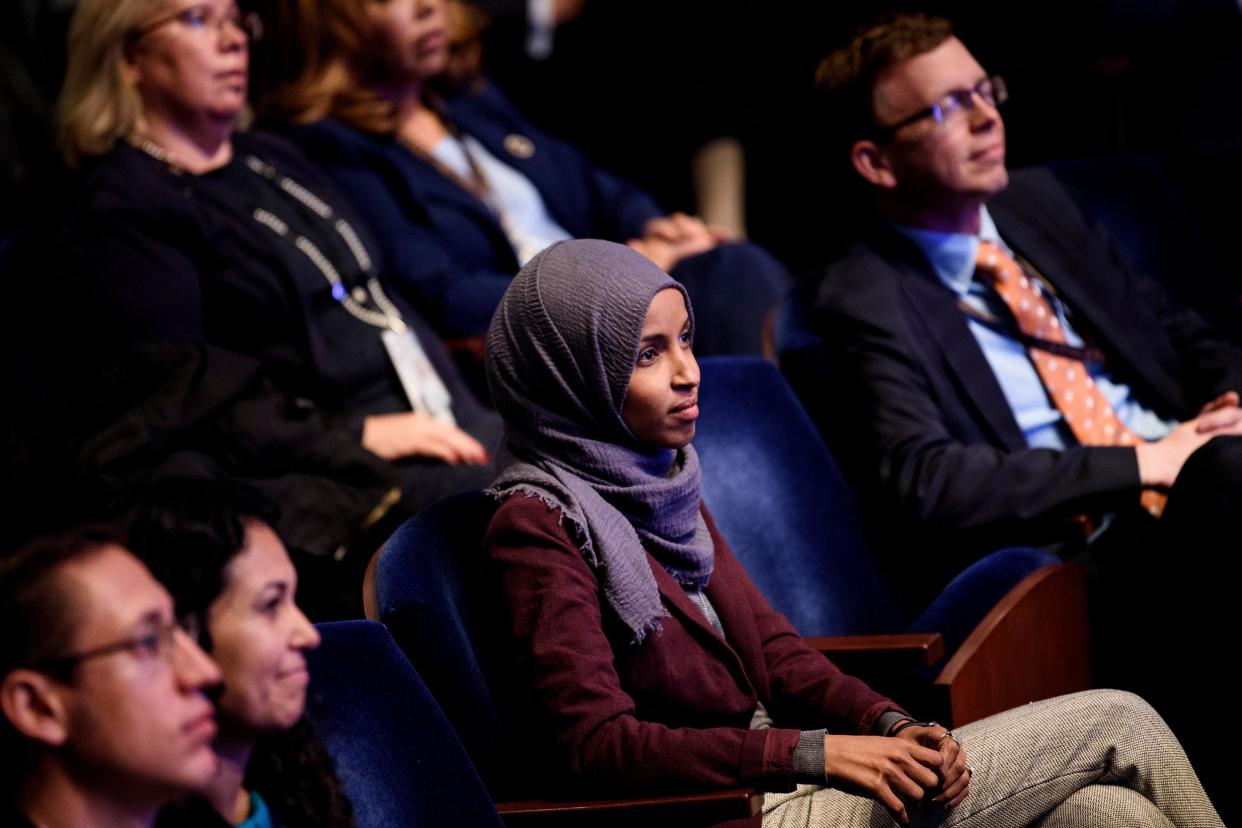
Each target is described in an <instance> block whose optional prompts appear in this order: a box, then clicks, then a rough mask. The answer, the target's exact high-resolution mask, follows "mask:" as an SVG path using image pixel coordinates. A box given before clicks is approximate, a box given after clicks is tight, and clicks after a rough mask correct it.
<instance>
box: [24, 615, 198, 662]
mask: <svg viewBox="0 0 1242 828" xmlns="http://www.w3.org/2000/svg"><path fill="white" fill-rule="evenodd" d="M178 631H182V632H185V634H186V635H188V636H190V637H191V638H194V637H196V636H195V635H194V631H193V630H190V629H186V627H185V626H183V625H182V623H180V622H178V621H169V622H168V623H167V624H160V625H159V626H158V627H156V628H155V629H153V630H151V632H149V633H146V634H145V635H136V636H134V637H132V638H124V639H121V640H120V641H113V642H112V643H110V644H101V645H99V646H98V647H91V648H90V649H89V650H83V651H82V652H80V653H71V654H69V655H64V656H55V657H53V658H47V659H44V660H43V661H41V662H39V663H38V664H37V665H35V666H36V667H39V668H43V669H48V670H59V671H67V670H70V669H71V668H73V667H76V666H78V665H79V664H81V663H82V662H84V661H90V660H91V659H95V658H101V657H102V656H107V655H112V654H113V653H120V652H125V651H129V652H131V653H133V654H134V655H136V656H138V657H140V658H143V659H150V660H152V661H155V660H164V661H167V660H168V659H169V658H170V657H171V656H172V652H173V649H174V648H175V647H176V639H177V632H178Z"/></svg>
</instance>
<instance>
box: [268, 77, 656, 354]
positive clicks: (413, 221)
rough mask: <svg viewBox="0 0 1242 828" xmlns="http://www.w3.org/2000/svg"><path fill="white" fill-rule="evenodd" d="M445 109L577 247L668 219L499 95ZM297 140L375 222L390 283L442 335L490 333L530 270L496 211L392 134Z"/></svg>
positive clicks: (346, 130)
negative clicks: (580, 241) (532, 193)
mask: <svg viewBox="0 0 1242 828" xmlns="http://www.w3.org/2000/svg"><path fill="white" fill-rule="evenodd" d="M445 103H446V105H447V107H448V113H449V117H450V119H451V120H452V121H453V122H454V123H455V124H456V126H457V127H458V128H459V129H460V130H461V131H462V132H463V133H465V134H467V135H470V136H472V137H474V138H475V139H476V140H477V141H479V143H481V144H482V145H483V146H484V147H486V148H487V150H488V152H490V153H492V154H493V155H495V156H496V157H497V158H499V159H500V160H502V161H504V162H505V163H507V164H509V165H511V166H512V167H513V168H514V169H516V170H517V171H518V172H520V173H521V174H522V175H524V176H526V177H527V178H528V179H530V181H531V183H532V184H534V185H535V187H536V189H538V190H539V192H540V194H541V195H542V196H543V199H544V202H545V204H546V205H547V208H548V211H549V212H550V213H551V215H552V217H553V218H555V219H556V221H557V222H558V223H559V224H560V225H561V226H562V227H564V228H565V230H566V231H567V232H569V234H570V235H572V236H574V237H575V238H600V239H610V240H612V241H617V242H625V241H628V240H629V239H631V238H634V237H636V236H641V235H642V232H643V225H645V224H646V223H647V221H648V220H650V219H652V218H655V217H656V216H660V215H663V211H661V210H660V208H659V207H658V206H657V205H656V203H655V202H654V201H653V200H652V199H651V198H650V197H649V196H648V195H647V194H646V193H644V192H643V191H642V190H640V189H638V188H637V187H634V186H632V185H630V184H628V183H626V182H625V181H622V180H621V179H620V178H617V177H616V176H613V175H611V174H609V173H607V172H605V171H603V170H601V169H600V168H598V167H596V166H595V165H593V164H592V163H591V162H590V161H589V160H588V159H587V158H586V156H585V155H583V154H582V153H581V152H579V151H578V150H577V149H576V148H574V147H573V146H571V145H569V144H567V143H565V142H563V141H559V140H557V139H555V138H553V137H551V136H549V135H546V134H544V133H543V132H541V131H540V130H539V129H537V128H536V127H535V126H534V125H533V124H531V123H530V122H529V121H527V120H526V119H525V118H523V117H522V115H521V114H520V113H519V112H518V111H517V110H516V109H514V108H513V107H512V106H511V105H510V104H509V102H508V101H506V100H505V98H504V97H503V96H502V95H501V93H500V92H499V91H498V90H497V89H496V88H495V87H493V86H490V85H485V86H483V87H482V88H480V89H479V90H478V91H477V92H474V93H472V94H462V95H458V96H455V97H452V98H449V99H448V100H447V101H446V102H445ZM513 136H517V137H518V138H517V139H516V140H515V139H514V138H513ZM291 137H292V138H293V140H294V142H295V143H297V144H299V145H300V146H301V148H302V149H303V150H304V151H305V152H306V154H307V155H309V156H310V157H311V158H313V159H314V160H315V161H317V162H318V163H319V164H320V165H321V167H322V169H323V170H324V171H325V172H326V173H327V174H328V176H329V177H330V178H332V179H333V181H334V183H335V184H336V185H337V187H338V188H339V189H340V190H341V191H342V192H344V193H345V194H346V196H347V197H349V198H350V199H351V200H352V201H353V202H354V204H355V205H357V207H358V209H359V210H360V211H362V212H363V213H364V214H365V215H366V217H367V220H368V223H369V225H370V227H371V229H372V230H373V231H374V235H375V237H376V238H378V239H379V240H380V244H381V247H382V250H383V254H384V260H385V262H386V264H387V265H388V269H387V274H386V275H387V278H388V279H389V280H390V281H392V280H399V281H400V284H401V285H403V286H404V288H405V289H406V290H408V291H409V295H410V296H411V298H412V300H413V301H414V302H415V303H416V305H417V306H418V307H419V309H420V310H422V311H423V313H424V315H425V316H427V317H429V318H430V320H431V321H432V324H433V325H435V326H436V327H437V329H438V330H439V332H440V334H441V335H442V336H445V337H453V336H470V335H474V334H478V333H481V332H483V331H485V330H487V326H488V323H489V322H490V321H491V317H492V312H493V311H494V310H495V309H496V306H497V304H499V302H500V297H501V296H502V295H503V294H504V292H505V289H506V288H507V287H508V286H509V281H510V280H511V279H512V278H513V275H514V274H515V273H516V272H517V270H518V262H517V259H516V257H515V256H514V253H513V248H512V246H511V245H510V244H509V240H508V238H507V237H506V236H505V233H504V230H503V229H502V228H501V226H500V223H499V222H498V221H497V219H496V216H495V214H493V213H492V211H491V210H490V209H488V207H487V205H485V204H484V203H483V202H482V201H481V200H479V199H478V198H477V197H476V196H475V195H474V194H473V193H471V192H469V191H467V190H465V189H463V188H462V187H461V186H460V185H459V184H458V183H457V182H455V181H453V180H452V179H450V178H448V177H447V176H445V175H444V174H443V173H442V172H440V170H439V169H437V168H436V167H435V166H434V165H433V164H431V163H430V162H428V161H427V160H426V159H424V158H422V157H421V156H419V155H417V154H415V153H413V152H411V151H410V150H409V149H407V148H406V147H405V146H404V145H403V144H401V143H400V142H399V141H397V140H396V139H395V138H393V137H391V136H384V135H377V134H374V133H367V132H363V131H360V130H357V129H354V128H353V127H349V126H346V125H345V124H343V123H341V122H339V121H336V120H333V119H327V120H324V121H320V122H318V123H315V124H310V125H308V126H304V127H300V128H298V129H296V130H294V131H293V132H292V133H291ZM522 138H524V139H526V141H521V140H520V139H522ZM506 139H508V140H506ZM515 148H516V154H515V151H514V150H515ZM523 149H526V150H530V152H529V154H527V153H526V152H524V151H523Z"/></svg>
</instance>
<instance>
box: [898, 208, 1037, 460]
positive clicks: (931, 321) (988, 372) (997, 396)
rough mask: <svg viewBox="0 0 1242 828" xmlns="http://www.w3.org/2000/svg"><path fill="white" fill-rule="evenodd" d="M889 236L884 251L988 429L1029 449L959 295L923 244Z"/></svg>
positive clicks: (1013, 448)
mask: <svg viewBox="0 0 1242 828" xmlns="http://www.w3.org/2000/svg"><path fill="white" fill-rule="evenodd" d="M881 232H883V233H885V234H887V235H888V236H890V237H891V238H887V239H885V241H884V243H883V245H881V246H879V247H877V248H876V249H880V250H890V251H892V253H893V255H891V256H890V257H889V259H890V261H889V264H890V265H891V266H893V267H895V268H896V269H897V270H899V271H901V272H902V274H903V276H904V278H903V279H902V280H901V286H902V290H903V291H904V292H905V295H906V298H907V299H908V300H909V302H908V304H909V307H910V308H911V310H912V311H913V313H914V315H915V316H916V317H918V318H919V319H920V320H921V321H922V323H923V325H924V326H926V328H927V332H928V334H929V335H930V337H931V339H932V341H934V342H935V343H936V345H937V347H938V348H939V350H940V353H941V355H942V357H943V358H944V363H945V365H946V366H947V367H948V370H949V373H950V374H951V375H952V379H953V382H954V383H955V384H956V385H957V386H958V388H959V389H960V391H961V393H962V396H963V398H964V399H966V400H968V401H969V403H970V405H971V407H973V408H974V409H975V414H976V416H977V418H978V420H979V422H980V423H982V424H983V427H984V429H985V430H987V431H989V432H991V434H992V438H993V439H994V440H995V441H996V442H998V443H1000V444H1001V445H1002V446H1004V447H1005V448H1007V449H1009V450H1011V451H1016V450H1019V449H1024V448H1026V447H1027V445H1026V437H1025V436H1024V435H1023V434H1022V429H1021V428H1019V427H1018V423H1017V421H1016V420H1015V419H1014V418H1013V410H1012V409H1010V407H1009V402H1008V401H1007V400H1006V399H1005V394H1004V392H1002V391H1001V387H1000V383H998V382H997V381H996V375H995V374H994V373H993V372H992V366H991V365H990V364H989V363H988V361H987V358H986V357H984V355H983V350H982V349H981V348H980V347H979V343H978V341H977V340H976V339H975V337H974V335H973V334H972V333H971V332H970V328H969V327H968V326H967V324H966V317H965V315H964V314H963V313H962V311H961V309H960V308H958V306H957V298H956V297H955V296H954V295H953V292H952V291H950V290H949V289H948V288H947V287H945V286H944V285H943V284H941V283H940V281H939V280H938V279H936V276H935V274H934V273H933V272H932V270H931V265H930V264H929V263H928V261H927V258H926V257H925V256H924V255H923V252H922V251H921V250H919V249H918V246H917V245H915V244H914V243H913V242H911V241H910V240H909V239H907V238H905V237H904V236H902V235H901V234H899V233H897V232H896V231H894V230H891V229H888V228H885V229H884V230H883V231H881Z"/></svg>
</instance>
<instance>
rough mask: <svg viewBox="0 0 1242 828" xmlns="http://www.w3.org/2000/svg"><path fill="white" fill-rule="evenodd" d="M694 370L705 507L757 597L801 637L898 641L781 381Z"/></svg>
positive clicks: (716, 365) (758, 374)
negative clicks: (889, 637) (887, 636)
mask: <svg viewBox="0 0 1242 828" xmlns="http://www.w3.org/2000/svg"><path fill="white" fill-rule="evenodd" d="M700 367H701V370H702V385H701V387H700V389H699V402H700V404H699V411H700V415H699V422H698V429H697V434H696V436H695V439H694V445H695V448H697V449H698V452H699V458H700V461H701V462H702V465H703V499H704V500H705V501H706V502H707V506H708V508H709V509H710V510H711V512H712V515H713V516H714V517H715V519H716V522H717V523H718V524H719V526H720V529H721V531H722V532H723V533H724V536H725V538H726V539H727V540H728V542H729V547H730V548H731V549H732V550H733V553H734V554H735V555H736V556H737V558H738V560H739V561H741V562H742V565H743V566H745V567H746V569H747V571H748V572H749V573H750V575H751V577H753V578H754V579H755V581H756V583H758V584H759V587H760V589H762V590H763V593H764V595H765V596H767V598H768V600H769V601H770V602H771V603H772V605H773V606H774V607H776V608H777V609H778V610H780V611H781V612H783V613H784V614H785V615H786V616H787V617H788V618H789V620H790V621H792V622H793V624H794V626H795V627H797V629H798V631H799V632H801V633H802V634H803V635H850V634H863V633H877V632H900V631H902V630H903V629H904V628H905V625H906V624H907V623H908V622H909V620H910V619H909V618H907V617H905V613H904V612H903V610H901V609H900V604H899V603H898V601H897V598H896V596H895V595H894V593H893V591H892V589H891V588H890V587H889V586H888V584H887V583H886V582H885V580H884V578H883V577H882V575H881V574H880V571H879V569H878V568H877V566H876V564H875V562H874V560H873V558H872V556H871V553H870V551H869V550H868V548H867V545H866V543H865V542H864V540H863V529H862V523H861V520H860V518H859V514H858V506H857V503H856V501H855V500H854V496H853V493H852V492H851V491H850V488H849V486H848V484H847V483H846V482H845V478H844V477H843V476H842V474H841V470H840V469H839V467H838V466H837V464H836V461H835V460H833V458H832V455H831V454H830V453H829V452H828V449H827V447H826V446H825V445H824V442H823V440H822V439H821V438H820V436H819V433H818V432H817V431H816V429H815V426H814V424H813V423H812V422H811V420H810V418H809V417H808V416H807V414H806V412H805V411H804V410H803V408H802V405H801V404H800V403H799V402H798V399H797V397H795V396H794V394H793V391H792V390H791V389H790V388H789V385H788V384H787V383H786V382H785V380H784V378H783V377H782V376H781V375H780V372H779V371H777V369H776V367H775V366H773V365H772V364H770V363H768V362H765V361H763V360H761V359H757V358H753V357H712V358H707V359H703V360H702V361H701V362H700Z"/></svg>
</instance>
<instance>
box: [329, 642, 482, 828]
mask: <svg viewBox="0 0 1242 828" xmlns="http://www.w3.org/2000/svg"><path fill="white" fill-rule="evenodd" d="M318 628H319V631H320V633H321V634H322V635H323V642H322V644H321V645H320V646H319V648H318V649H316V650H313V651H311V652H310V653H308V656H307V658H308V661H309V664H310V674H311V684H310V690H309V693H308V695H307V713H308V715H309V716H310V719H311V721H312V723H313V724H314V725H315V730H316V732H317V733H318V735H319V737H320V739H322V740H323V743H324V745H325V747H327V749H328V752H329V753H330V754H331V755H332V758H333V760H334V762H335V764H336V770H337V774H338V775H339V776H340V778H341V782H342V783H343V784H344V786H345V791H346V793H347V794H348V795H349V798H350V801H351V802H352V803H353V806H354V815H355V820H356V821H357V824H358V826H359V828H390V827H391V826H394V825H408V826H413V825H437V826H438V825H453V826H463V828H500V826H501V825H502V823H501V821H500V817H499V816H498V815H497V814H496V809H495V807H494V806H493V805H492V802H491V799H490V798H489V796H488V793H487V789H486V788H485V787H484V785H483V782H482V780H481V779H480V778H479V775H478V773H477V772H476V771H475V769H474V766H473V765H472V764H471V763H470V759H469V758H468V757H467V755H466V750H465V748H464V747H463V746H462V744H461V742H460V741H459V740H458V739H457V736H456V734H455V733H454V732H453V729H452V727H451V726H450V725H449V722H448V719H446V718H445V716H444V713H443V712H442V711H441V710H440V707H439V706H438V705H437V704H436V700H435V699H434V698H432V695H431V693H430V692H429V691H428V690H427V687H426V685H424V684H423V681H422V679H421V678H419V675H418V673H417V671H415V669H414V668H413V666H411V664H410V663H409V661H407V660H406V658H405V656H404V655H402V653H401V651H400V650H399V649H397V645H396V644H395V643H394V642H393V640H392V637H391V636H390V635H389V634H388V631H387V630H386V629H385V628H384V626H383V625H382V624H376V623H374V622H371V621H339V622H332V623H326V624H320V625H318Z"/></svg>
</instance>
